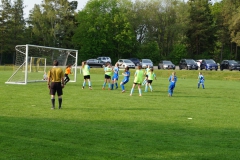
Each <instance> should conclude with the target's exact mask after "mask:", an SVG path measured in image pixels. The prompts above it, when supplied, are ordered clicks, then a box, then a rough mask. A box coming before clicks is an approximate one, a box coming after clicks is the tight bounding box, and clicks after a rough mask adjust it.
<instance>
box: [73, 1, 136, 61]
mask: <svg viewBox="0 0 240 160" xmlns="http://www.w3.org/2000/svg"><path fill="white" fill-rule="evenodd" d="M129 4H130V1H116V0H111V1H109V0H100V1H99V0H92V1H90V2H88V4H87V5H86V7H85V9H84V10H82V11H80V12H79V13H78V15H77V20H78V23H79V25H78V28H77V30H76V32H75V35H74V37H73V42H74V43H75V45H76V46H79V47H80V53H81V55H80V56H81V57H80V58H81V59H82V60H86V59H88V58H96V57H97V56H110V57H111V58H112V59H113V61H114V60H115V61H116V60H117V59H118V58H122V57H127V55H130V53H131V52H132V50H133V44H134V41H135V36H134V30H133V29H132V26H131V24H130V22H129V19H128V16H127V12H128V10H127V8H128V6H129ZM89 55H91V57H90V56H89Z"/></svg>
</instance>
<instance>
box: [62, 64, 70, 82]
mask: <svg viewBox="0 0 240 160" xmlns="http://www.w3.org/2000/svg"><path fill="white" fill-rule="evenodd" d="M71 73H72V72H71V65H68V66H67V67H66V69H65V79H64V84H65V85H66V84H67V83H68V81H70V78H69V77H68V75H69V74H71Z"/></svg>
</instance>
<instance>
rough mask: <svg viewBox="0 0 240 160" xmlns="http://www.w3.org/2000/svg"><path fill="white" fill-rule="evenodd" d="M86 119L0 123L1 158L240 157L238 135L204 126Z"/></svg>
mask: <svg viewBox="0 0 240 160" xmlns="http://www.w3.org/2000/svg"><path fill="white" fill-rule="evenodd" d="M163 117H164V118H163ZM88 118H89V119H86V118H82V119H77V117H72V118H70V119H65V118H63V119H62V118H60V117H59V118H56V117H55V118H45V119H39V118H33V117H32V118H16V117H0V127H1V137H0V138H1V144H0V146H1V153H2V154H1V156H0V158H1V159H25V160H27V159H117V160H118V159H119V160H122V159H128V160H132V159H134V160H135V159H137V160H138V159H139V160H141V159H147V160H148V159H149V160H150V159H156V160H157V159H170V160H172V159H220V160H225V159H237V158H238V157H239V156H240V153H239V152H238V151H239V148H240V144H239V143H238V140H237V137H238V135H239V130H237V129H233V128H232V129H231V128H222V127H220V126H219V127H218V128H216V127H213V126H211V125H209V126H205V125H202V124H201V123H205V120H200V121H199V120H198V121H197V120H196V121H194V120H191V121H189V120H187V118H186V117H185V118H184V119H183V117H180V118H179V117H172V116H171V115H162V116H161V117H159V118H160V120H157V119H155V120H154V119H152V117H148V119H145V118H146V117H144V118H143V117H135V118H134V117H133V118H129V117H128V118H127V117H125V118H124V119H121V117H111V118H104V119H101V116H99V117H95V118H93V117H92V118H93V119H91V117H88ZM114 118H115V119H114ZM118 118H119V120H117V119H118ZM100 119H101V120H100ZM120 119H121V120H120Z"/></svg>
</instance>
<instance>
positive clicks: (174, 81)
mask: <svg viewBox="0 0 240 160" xmlns="http://www.w3.org/2000/svg"><path fill="white" fill-rule="evenodd" d="M168 81H169V82H171V83H176V82H177V77H176V76H174V78H173V81H172V75H171V76H170V77H169V78H168Z"/></svg>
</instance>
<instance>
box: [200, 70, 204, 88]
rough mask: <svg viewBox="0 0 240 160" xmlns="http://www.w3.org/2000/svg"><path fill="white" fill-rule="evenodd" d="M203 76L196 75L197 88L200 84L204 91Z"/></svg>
mask: <svg viewBox="0 0 240 160" xmlns="http://www.w3.org/2000/svg"><path fill="white" fill-rule="evenodd" d="M204 81H205V79H204V76H203V75H202V72H199V75H198V88H199V87H200V84H202V88H203V89H205V87H204Z"/></svg>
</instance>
